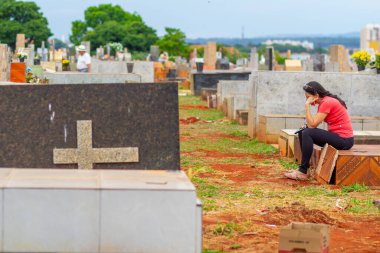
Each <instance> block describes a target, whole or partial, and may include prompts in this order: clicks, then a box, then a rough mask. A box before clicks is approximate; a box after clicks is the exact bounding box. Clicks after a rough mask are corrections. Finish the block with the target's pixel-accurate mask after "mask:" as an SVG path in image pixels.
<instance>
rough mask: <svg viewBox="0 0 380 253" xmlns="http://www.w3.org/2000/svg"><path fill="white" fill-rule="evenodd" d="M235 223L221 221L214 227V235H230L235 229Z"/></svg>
mask: <svg viewBox="0 0 380 253" xmlns="http://www.w3.org/2000/svg"><path fill="white" fill-rule="evenodd" d="M236 227H237V224H235V223H232V222H231V223H221V224H218V225H216V227H215V228H214V231H213V233H214V235H224V236H231V235H233V234H234V233H235V231H236Z"/></svg>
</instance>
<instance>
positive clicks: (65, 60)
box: [62, 59, 70, 67]
mask: <svg viewBox="0 0 380 253" xmlns="http://www.w3.org/2000/svg"><path fill="white" fill-rule="evenodd" d="M69 64H70V61H69V60H67V59H63V60H62V66H65V67H67V66H69Z"/></svg>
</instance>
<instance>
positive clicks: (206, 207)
mask: <svg viewBox="0 0 380 253" xmlns="http://www.w3.org/2000/svg"><path fill="white" fill-rule="evenodd" d="M202 204H203V211H205V212H209V211H216V210H217V209H218V205H217V204H216V201H215V200H213V199H204V200H202Z"/></svg>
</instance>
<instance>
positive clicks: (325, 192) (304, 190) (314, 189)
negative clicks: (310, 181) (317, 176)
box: [297, 186, 344, 197]
mask: <svg viewBox="0 0 380 253" xmlns="http://www.w3.org/2000/svg"><path fill="white" fill-rule="evenodd" d="M297 191H298V192H299V193H300V195H302V196H305V197H317V196H326V197H337V196H342V195H344V194H342V192H341V191H339V190H330V189H327V188H326V187H321V186H303V187H299V188H298V189H297Z"/></svg>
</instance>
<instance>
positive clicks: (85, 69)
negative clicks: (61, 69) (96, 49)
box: [77, 45, 91, 73]
mask: <svg viewBox="0 0 380 253" xmlns="http://www.w3.org/2000/svg"><path fill="white" fill-rule="evenodd" d="M77 50H78V52H79V57H78V62H77V70H78V71H79V72H82V73H89V72H90V71H91V57H90V55H89V54H88V53H87V52H86V47H85V46H84V45H80V46H79V47H77Z"/></svg>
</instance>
